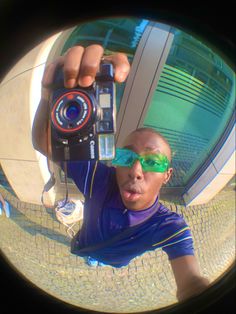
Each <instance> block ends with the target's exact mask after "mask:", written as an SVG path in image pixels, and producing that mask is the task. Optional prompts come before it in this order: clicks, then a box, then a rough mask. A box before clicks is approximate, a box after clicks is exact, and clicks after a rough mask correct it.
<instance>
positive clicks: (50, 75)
mask: <svg viewBox="0 0 236 314" xmlns="http://www.w3.org/2000/svg"><path fill="white" fill-rule="evenodd" d="M63 63H64V57H63V56H61V57H58V58H57V59H56V60H55V61H54V62H52V63H50V64H48V65H47V66H46V68H45V70H44V74H43V78H42V86H43V87H45V88H50V85H51V84H52V83H53V79H54V73H55V70H56V68H57V67H58V66H62V65H63Z"/></svg>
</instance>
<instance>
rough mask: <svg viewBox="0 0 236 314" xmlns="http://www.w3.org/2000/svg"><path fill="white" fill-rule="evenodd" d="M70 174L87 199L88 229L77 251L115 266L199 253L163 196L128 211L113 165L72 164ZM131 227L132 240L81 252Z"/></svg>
mask: <svg viewBox="0 0 236 314" xmlns="http://www.w3.org/2000/svg"><path fill="white" fill-rule="evenodd" d="M67 171H68V176H69V177H70V178H72V179H73V180H74V182H75V184H76V185H77V187H78V188H79V190H80V191H81V192H82V193H83V194H84V196H85V204H84V219H83V225H82V227H81V230H80V231H79V232H78V234H77V235H76V236H75V240H76V241H74V243H76V245H75V244H74V247H73V249H72V253H74V254H77V255H79V256H90V257H92V258H94V259H96V260H98V261H100V262H102V263H105V264H108V265H111V266H114V267H122V266H125V265H128V263H129V262H130V260H131V259H133V258H134V257H136V256H139V255H141V254H143V253H144V252H146V251H149V250H155V249H160V248H161V249H162V250H163V251H165V252H166V253H167V254H168V257H169V259H174V258H177V257H180V256H184V255H194V249H193V240H192V235H191V232H190V229H189V227H188V225H187V224H186V222H185V220H184V219H183V217H181V216H180V215H178V214H176V213H174V212H171V211H170V210H169V209H168V208H166V207H165V206H163V205H162V204H160V203H159V202H158V198H157V199H156V201H155V202H154V204H153V205H152V206H151V207H149V208H147V209H144V210H141V211H134V210H130V209H127V208H126V207H125V205H124V204H123V202H122V199H121V195H120V192H119V188H118V185H117V182H116V176H115V168H114V167H108V166H106V165H104V164H103V163H100V162H97V163H96V162H92V161H81V162H69V163H68V164H67ZM127 228H130V229H132V232H133V233H132V236H129V237H127V238H124V239H122V240H119V241H118V242H117V243H114V244H113V245H110V246H109V247H107V248H103V249H100V250H96V249H93V250H91V252H90V253H89V254H86V255H84V254H82V253H80V249H83V248H86V247H92V246H94V245H97V244H98V243H102V242H104V241H106V240H108V239H110V238H111V237H113V236H115V235H117V234H120V233H122V231H124V230H126V229H127Z"/></svg>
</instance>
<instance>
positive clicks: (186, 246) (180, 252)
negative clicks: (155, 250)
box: [162, 237, 194, 260]
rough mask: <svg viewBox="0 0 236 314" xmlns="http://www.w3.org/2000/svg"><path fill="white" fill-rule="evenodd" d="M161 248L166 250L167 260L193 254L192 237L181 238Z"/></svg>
mask: <svg viewBox="0 0 236 314" xmlns="http://www.w3.org/2000/svg"><path fill="white" fill-rule="evenodd" d="M162 250H163V251H164V252H166V254H167V255H168V258H169V260H172V259H175V258H177V257H181V256H185V255H194V248H193V239H192V237H191V238H186V239H184V238H183V239H181V240H180V241H179V242H177V243H173V244H171V245H169V246H166V247H163V248H162Z"/></svg>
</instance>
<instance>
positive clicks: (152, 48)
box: [116, 23, 173, 146]
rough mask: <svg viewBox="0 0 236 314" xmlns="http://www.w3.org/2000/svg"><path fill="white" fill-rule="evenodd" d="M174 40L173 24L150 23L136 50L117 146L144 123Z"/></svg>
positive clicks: (125, 95)
mask: <svg viewBox="0 0 236 314" xmlns="http://www.w3.org/2000/svg"><path fill="white" fill-rule="evenodd" d="M172 40H173V34H172V33H171V27H170V26H167V25H164V24H160V23H153V24H150V25H148V26H147V28H146V30H145V32H144V34H143V36H142V39H141V41H140V43H139V46H138V48H137V50H136V53H135V56H134V60H133V63H132V67H131V72H130V75H129V77H128V80H127V83H126V88H125V91H124V95H123V98H122V101H121V106H120V111H119V114H118V117H117V141H116V144H117V146H120V145H122V142H123V140H124V139H125V137H126V136H127V135H128V134H129V133H130V132H132V131H133V130H135V129H137V128H138V127H140V126H141V125H142V123H143V120H144V117H145V114H146V111H147V109H148V106H149V103H150V101H151V99H152V96H153V92H154V90H155V88H156V86H157V82H158V79H159V77H160V74H161V72H162V68H163V66H164V64H165V61H166V58H167V56H168V53H169V49H170V46H171V43H172Z"/></svg>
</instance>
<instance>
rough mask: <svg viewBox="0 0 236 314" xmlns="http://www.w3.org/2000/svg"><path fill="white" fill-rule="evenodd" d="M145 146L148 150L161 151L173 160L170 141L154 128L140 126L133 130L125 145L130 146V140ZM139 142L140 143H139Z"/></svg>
mask: <svg viewBox="0 0 236 314" xmlns="http://www.w3.org/2000/svg"><path fill="white" fill-rule="evenodd" d="M139 141H140V143H142V145H143V146H144V150H145V151H146V152H148V151H154V150H155V151H156V152H160V153H162V154H164V155H166V157H167V158H168V159H169V161H170V162H171V155H172V153H171V147H170V145H169V143H168V141H167V140H166V139H165V138H164V136H163V135H161V134H160V133H159V132H157V131H156V130H155V129H152V128H138V129H136V130H134V131H133V132H131V133H130V134H129V135H128V136H127V137H126V139H125V141H124V145H123V146H125V147H127V146H129V143H130V142H134V143H135V142H136V143H137V142H139ZM137 144H138V143H137Z"/></svg>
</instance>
